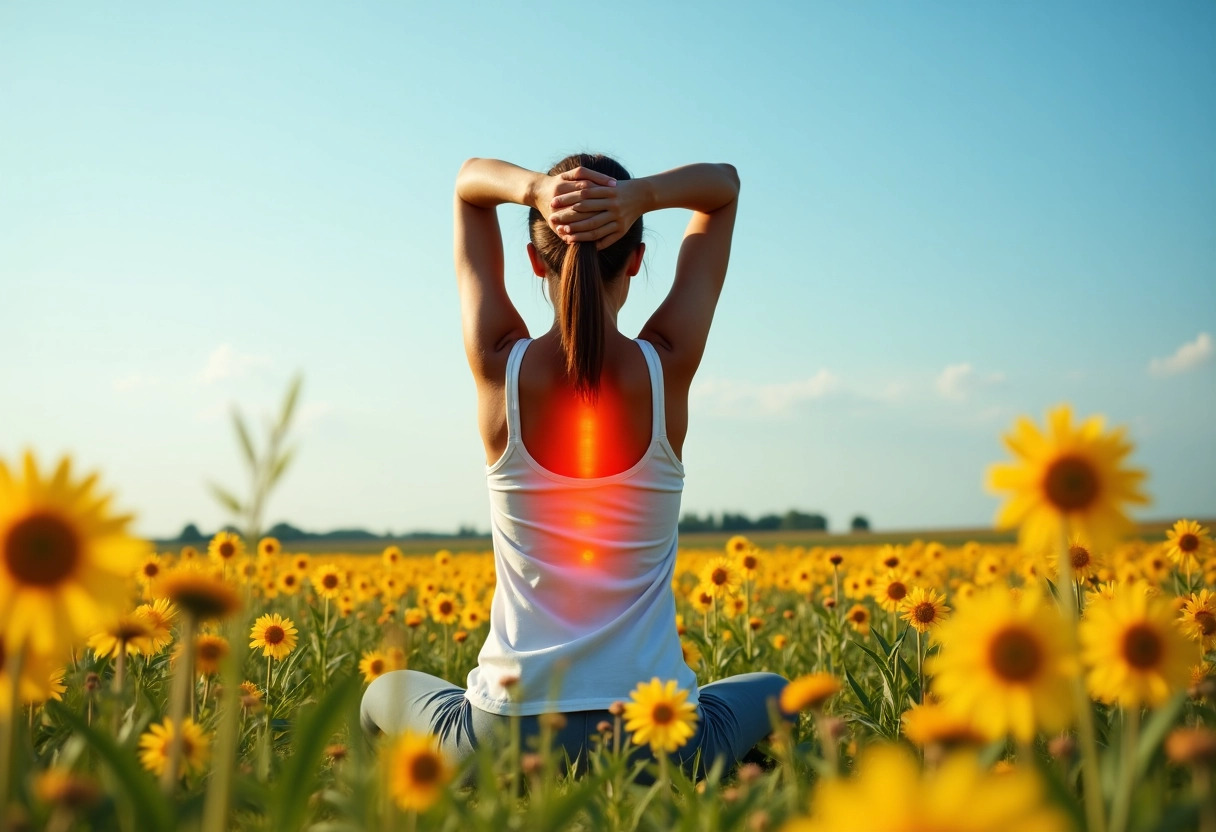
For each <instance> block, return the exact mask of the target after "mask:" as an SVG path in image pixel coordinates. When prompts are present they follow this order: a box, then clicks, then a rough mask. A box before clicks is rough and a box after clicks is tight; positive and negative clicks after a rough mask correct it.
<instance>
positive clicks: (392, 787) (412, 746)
mask: <svg viewBox="0 0 1216 832" xmlns="http://www.w3.org/2000/svg"><path fill="white" fill-rule="evenodd" d="M386 761H387V765H388V773H387V774H388V792H389V794H390V795H391V796H392V798H393V800H395V801H396V803H397V805H398V806H400V807H401V808H402V809H405V810H406V811H411V810H412V811H417V812H422V811H426V810H427V809H429V808H431V806H433V805H434V804H435V802H436V801H437V800H439V798H440V796H441V795H442V794H443V790H444V787H445V786H446V785H447V783H448V781H449V780H451V779H452V774H453V769H452V767H451V766H450V765H448V763H447V761H446V760H444V758H443V756H442V755H441V754H440V753H439V751H438V749H437V748H436V742H435V738H434V737H431V736H428V735H425V734H416V733H414V732H413V731H408V730H407V731H405V732H403V733H402V734H400V735H399V736H398V737H397V738H396V739H395V740H394V741H393V744H392V746H391V748H390V749H389V751H388V754H387V755H386Z"/></svg>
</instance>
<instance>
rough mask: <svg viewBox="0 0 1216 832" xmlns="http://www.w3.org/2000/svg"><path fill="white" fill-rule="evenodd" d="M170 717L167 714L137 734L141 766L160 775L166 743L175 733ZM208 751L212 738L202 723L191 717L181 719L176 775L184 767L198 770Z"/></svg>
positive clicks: (208, 754) (165, 755) (167, 762)
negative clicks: (146, 729)
mask: <svg viewBox="0 0 1216 832" xmlns="http://www.w3.org/2000/svg"><path fill="white" fill-rule="evenodd" d="M174 733H175V731H174V724H173V718H172V717H168V718H166V719H165V721H164V722H161V723H157V724H156V725H153V726H151V727H150V728H149V729H148V731H147V732H146V733H144V734H143V736H141V737H140V738H139V749H140V751H139V761H140V763H142V764H143V767H144V768H146V769H147V770H148V771H151V772H153V773H154V774H156V775H158V776H159V775H160V774H161V773H162V772H163V771H164V770H165V766H167V765H168V764H169V746H170V745H171V744H172V741H173V735H174ZM210 754H211V739H210V737H208V736H207V735H206V734H205V733H203V728H202V726H201V725H198V724H196V723H195V721H194V720H193V719H191V718H190V717H186V718H185V719H184V720H182V757H181V763H180V764H179V768H178V776H179V777H180V776H181V775H182V773H183V771H182V769H183V768H185V769H187V770H189V771H194V772H201V771H202V770H203V766H205V765H206V763H207V759H208V757H209V756H210Z"/></svg>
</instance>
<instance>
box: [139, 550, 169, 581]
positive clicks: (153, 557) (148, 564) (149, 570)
mask: <svg viewBox="0 0 1216 832" xmlns="http://www.w3.org/2000/svg"><path fill="white" fill-rule="evenodd" d="M163 572H164V564H162V563H161V562H160V555H158V554H156V553H155V552H153V553H151V554H150V555H148V556H147V557H145V558H144V560H143V563H141V564H140V565H139V568H137V569H136V570H135V579H136V580H137V581H139V583H140V586H143V587H145V588H150V587H152V586H153V585H154V583H155V582H156V579H157V578H159V577H160V576H161V574H162V573H163Z"/></svg>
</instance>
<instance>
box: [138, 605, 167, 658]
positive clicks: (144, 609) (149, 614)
mask: <svg viewBox="0 0 1216 832" xmlns="http://www.w3.org/2000/svg"><path fill="white" fill-rule="evenodd" d="M135 612H137V613H139V614H141V615H143V616H144V618H146V619H147V620H148V626H149V627H150V628H151V630H152V633H151V635H150V638H151V640H152V649H151V650H150V651H149V653H151V654H153V655H155V654H156V653H159V652H160V651H161V650H164V649H165V647H166V646H167V645H168V644H169V642H171V641H173V629H172V625H173V621H174V619H176V618H177V610H176V609H175V608H174V607H173V604H172V603H171V602H170V601H169V599H168V598H157V599H156V600H155V601H153V602H152V603H150V604H140V605H139V606H138V607H136V608H135Z"/></svg>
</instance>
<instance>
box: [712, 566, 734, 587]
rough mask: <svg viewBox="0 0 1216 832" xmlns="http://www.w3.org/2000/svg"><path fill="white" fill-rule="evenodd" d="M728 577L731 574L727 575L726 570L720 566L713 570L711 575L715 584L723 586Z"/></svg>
mask: <svg viewBox="0 0 1216 832" xmlns="http://www.w3.org/2000/svg"><path fill="white" fill-rule="evenodd" d="M728 577H730V576H729V575H727V573H726V570H725V569H723V568H721V567H718V568H717V569H715V570H714V571H713V574H711V575H710V576H709V579H710V580H711V581H713V583H714V585H715V586H722V585H723V584H724V583H726V579H727V578H728Z"/></svg>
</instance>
